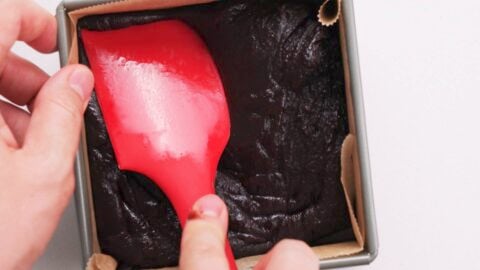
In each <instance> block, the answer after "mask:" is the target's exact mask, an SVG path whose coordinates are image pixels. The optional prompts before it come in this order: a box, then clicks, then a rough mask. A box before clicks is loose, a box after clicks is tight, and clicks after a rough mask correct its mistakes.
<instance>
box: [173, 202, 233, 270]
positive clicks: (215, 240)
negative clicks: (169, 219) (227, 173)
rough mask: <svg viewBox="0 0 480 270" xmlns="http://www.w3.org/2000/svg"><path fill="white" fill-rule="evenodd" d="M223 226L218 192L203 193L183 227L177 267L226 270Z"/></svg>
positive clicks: (224, 220) (224, 217)
mask: <svg viewBox="0 0 480 270" xmlns="http://www.w3.org/2000/svg"><path fill="white" fill-rule="evenodd" d="M227 226H228V212H227V207H226V206H225V203H224V202H223V201H222V200H221V199H220V198H219V197H218V196H216V195H207V196H204V197H202V198H201V199H199V200H198V201H197V202H196V203H195V204H194V206H193V207H192V211H191V213H190V216H189V219H188V221H187V222H186V224H185V227H184V229H183V234H182V245H181V252H180V269H181V270H197V269H198V270H203V269H216V270H228V269H229V266H228V261H227V258H226V255H225V241H226V233H227Z"/></svg>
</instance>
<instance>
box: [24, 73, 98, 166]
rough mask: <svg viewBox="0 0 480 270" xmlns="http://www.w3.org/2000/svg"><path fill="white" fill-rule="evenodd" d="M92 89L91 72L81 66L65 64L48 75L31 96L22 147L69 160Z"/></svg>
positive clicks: (78, 135) (76, 142) (73, 151)
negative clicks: (30, 109)
mask: <svg viewBox="0 0 480 270" xmlns="http://www.w3.org/2000/svg"><path fill="white" fill-rule="evenodd" d="M92 89H93V75H92V73H91V71H90V70H89V69H88V68H87V67H85V66H82V65H71V66H67V67H65V68H63V69H62V70H60V71H59V72H58V73H57V74H55V75H54V76H52V77H51V78H50V79H49V80H48V81H47V82H46V83H45V84H44V85H43V87H42V89H41V90H40V91H39V93H38V94H37V97H36V98H35V102H34V104H33V109H32V110H33V111H32V118H31V121H30V125H29V127H28V130H27V132H26V135H25V142H24V148H27V149H29V150H31V151H34V152H38V153H39V154H42V155H48V156H46V158H48V159H57V160H58V159H59V161H65V159H72V161H73V157H74V155H75V152H76V150H77V147H78V143H79V137H80V130H81V126H82V115H83V113H84V111H85V108H86V106H87V103H88V100H89V98H90V94H91V92H92Z"/></svg>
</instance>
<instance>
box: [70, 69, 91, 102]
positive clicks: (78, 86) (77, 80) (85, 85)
mask: <svg viewBox="0 0 480 270" xmlns="http://www.w3.org/2000/svg"><path fill="white" fill-rule="evenodd" d="M68 83H69V84H70V87H71V88H72V89H73V90H74V91H75V92H77V93H78V94H79V95H80V96H81V97H82V98H83V99H84V100H86V99H88V98H90V95H91V93H92V89H93V76H92V73H91V72H90V70H88V69H87V68H84V67H77V68H76V69H75V70H74V71H73V72H72V74H70V78H69V79H68Z"/></svg>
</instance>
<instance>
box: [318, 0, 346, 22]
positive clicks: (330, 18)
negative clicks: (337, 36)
mask: <svg viewBox="0 0 480 270" xmlns="http://www.w3.org/2000/svg"><path fill="white" fill-rule="evenodd" d="M341 13H342V0H327V1H325V2H324V3H323V4H322V5H321V6H320V9H319V10H318V21H319V22H320V23H321V24H322V25H324V26H331V25H333V24H335V23H336V22H337V21H338V19H339V18H340V14H341Z"/></svg>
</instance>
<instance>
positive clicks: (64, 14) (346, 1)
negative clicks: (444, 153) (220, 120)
mask: <svg viewBox="0 0 480 270" xmlns="http://www.w3.org/2000/svg"><path fill="white" fill-rule="evenodd" d="M107 2H112V1H111V0H64V1H63V2H62V3H61V4H60V5H59V6H58V8H57V21H58V44H59V45H58V46H59V51H60V61H61V65H62V66H64V65H66V64H67V62H68V54H69V48H70V43H71V41H72V37H71V33H70V27H69V23H68V20H69V18H68V13H69V12H70V11H73V10H75V9H79V8H84V7H88V6H91V5H94V4H101V3H107ZM342 15H343V21H344V28H345V29H344V30H345V37H346V44H345V45H346V49H347V54H348V60H347V61H348V64H349V67H350V70H349V75H350V82H351V92H352V100H353V109H354V114H355V120H356V122H355V126H356V138H357V144H358V154H359V159H360V173H361V185H362V194H363V202H364V217H365V229H366V237H365V240H366V241H365V243H366V244H365V249H364V251H362V252H361V253H359V254H355V255H351V256H346V257H340V258H333V259H327V260H322V261H321V268H322V269H329V268H337V267H346V266H355V265H364V264H369V263H371V262H372V261H373V260H374V259H375V258H376V256H377V254H378V239H377V227H376V219H375V208H374V203H373V192H372V185H371V174H370V161H369V154H368V144H367V132H366V123H365V113H364V102H363V94H362V85H361V79H360V69H359V61H358V52H357V37H356V29H355V18H354V9H353V0H343V1H342ZM86 155H87V152H86V141H85V136H84V135H82V139H81V144H80V148H79V151H78V153H77V157H76V161H75V178H76V190H75V200H76V209H77V216H78V222H79V228H80V232H79V233H80V238H81V241H82V242H81V245H82V251H83V258H84V264H85V265H86V263H87V261H88V259H89V258H90V256H91V255H92V252H93V244H94V243H93V239H92V226H91V222H92V221H91V218H90V211H89V209H90V207H92V206H91V205H90V202H89V199H88V198H89V197H88V192H89V190H88V185H87V182H86V181H87V179H89V178H88V168H87V165H86V164H87V163H86V158H87V157H86ZM85 265H84V266H85Z"/></svg>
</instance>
